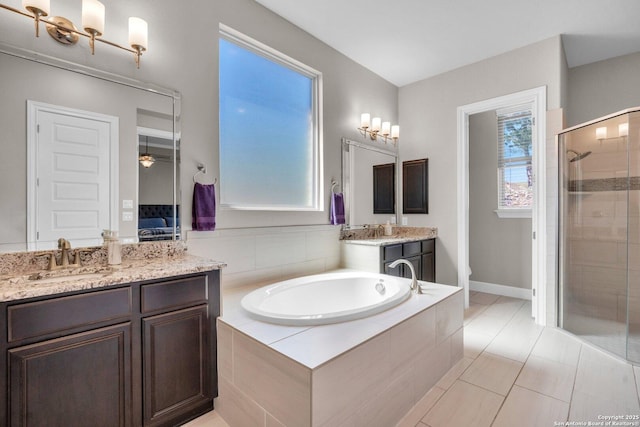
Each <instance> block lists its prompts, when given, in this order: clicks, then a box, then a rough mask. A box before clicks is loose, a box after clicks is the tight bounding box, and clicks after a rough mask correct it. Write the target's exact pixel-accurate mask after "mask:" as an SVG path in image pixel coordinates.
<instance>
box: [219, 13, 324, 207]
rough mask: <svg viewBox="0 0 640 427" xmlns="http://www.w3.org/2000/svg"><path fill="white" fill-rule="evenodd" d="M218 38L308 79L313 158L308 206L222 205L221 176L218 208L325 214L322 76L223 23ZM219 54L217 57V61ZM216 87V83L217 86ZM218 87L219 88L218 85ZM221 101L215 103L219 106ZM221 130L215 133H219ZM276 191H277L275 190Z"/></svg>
mask: <svg viewBox="0 0 640 427" xmlns="http://www.w3.org/2000/svg"><path fill="white" fill-rule="evenodd" d="M220 39H224V40H226V41H227V42H230V43H233V44H236V45H237V46H239V47H241V48H243V49H246V50H248V51H250V52H252V53H254V54H256V55H259V56H262V57H263V58H265V59H267V60H269V61H272V62H274V63H276V64H278V65H281V66H284V67H287V68H289V69H290V70H292V71H295V72H297V73H299V74H301V75H304V76H305V77H308V78H310V79H311V87H312V93H311V96H312V103H311V104H312V111H311V115H312V120H313V129H312V132H311V141H310V145H311V152H312V155H313V160H312V162H313V170H312V188H311V189H310V190H311V194H310V198H311V203H310V204H309V205H308V206H301V205H300V206H295V205H288V206H283V205H264V204H230V203H223V202H222V194H223V192H224V182H223V178H222V176H221V177H220V208H221V209H223V210H243V211H283V212H321V211H324V196H323V195H324V160H323V157H324V156H323V153H324V150H323V135H322V129H323V122H322V110H323V99H322V92H323V90H322V73H321V72H320V71H318V70H316V69H314V68H312V67H310V66H308V65H306V64H304V63H302V62H300V61H298V60H296V59H294V58H291V57H290V56H288V55H285V54H284V53H282V52H279V51H277V50H276V49H273V48H272V47H270V46H268V45H266V44H264V43H261V42H259V41H257V40H255V39H253V38H251V37H249V36H247V35H245V34H243V33H241V32H239V31H237V30H235V29H233V28H231V27H228V26H226V25H224V24H222V23H221V24H220V25H219V32H218V46H219V41H220ZM219 58H220V55H219V54H218V60H219ZM218 85H219V83H218ZM218 87H219V86H218ZM219 105H220V101H219V100H218V106H219ZM220 127H221V126H219V129H218V132H220ZM221 143H222V141H221V139H220V134H219V133H218V144H221ZM218 161H219V162H221V161H222V159H221V158H220V151H219V152H218ZM275 191H278V190H277V189H276V190H275Z"/></svg>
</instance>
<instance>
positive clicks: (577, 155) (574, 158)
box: [567, 149, 591, 163]
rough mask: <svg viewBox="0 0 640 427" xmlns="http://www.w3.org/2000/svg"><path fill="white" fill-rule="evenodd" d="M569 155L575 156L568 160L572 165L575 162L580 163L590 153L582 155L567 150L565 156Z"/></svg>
mask: <svg viewBox="0 0 640 427" xmlns="http://www.w3.org/2000/svg"><path fill="white" fill-rule="evenodd" d="M569 153H573V154H575V156H574V157H573V158H572V159H571V160H569V163H573V162H577V161H580V160H582V159H584V158H585V157H587V156H588V155H589V154H591V151H585V152H584V153H579V152H577V151H576V150H571V149H569V150H567V154H569Z"/></svg>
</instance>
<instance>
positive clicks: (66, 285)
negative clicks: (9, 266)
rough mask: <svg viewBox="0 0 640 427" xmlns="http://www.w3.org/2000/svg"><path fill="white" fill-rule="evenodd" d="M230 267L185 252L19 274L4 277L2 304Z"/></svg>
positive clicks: (0, 293) (0, 285) (1, 279)
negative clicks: (110, 263) (117, 262)
mask: <svg viewBox="0 0 640 427" xmlns="http://www.w3.org/2000/svg"><path fill="white" fill-rule="evenodd" d="M226 266H227V264H226V263H224V262H220V261H214V260H210V259H206V258H202V257H198V256H195V255H191V254H187V253H185V252H181V253H178V254H172V255H169V256H167V255H166V254H164V255H163V256H157V257H141V258H128V259H127V258H124V257H123V260H122V264H119V265H111V266H110V265H104V264H93V265H83V266H80V267H74V268H69V269H59V270H53V271H49V270H46V269H41V270H36V271H31V272H16V273H15V274H11V273H9V274H5V275H2V276H0V302H7V301H15V300H21V299H27V298H35V297H41V296H47V295H56V294H61V293H66V292H76V291H83V290H90V289H97V288H104V287H108V286H114V285H122V284H126V283H133V282H140V281H144V280H154V279H165V278H170V277H174V276H183V275H188V274H194V273H204V272H207V271H213V270H220V269H222V268H224V267H226Z"/></svg>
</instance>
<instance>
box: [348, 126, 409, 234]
mask: <svg viewBox="0 0 640 427" xmlns="http://www.w3.org/2000/svg"><path fill="white" fill-rule="evenodd" d="M352 148H362V149H364V150H369V151H375V152H376V153H381V154H386V155H388V156H391V157H393V158H394V159H395V174H394V180H395V184H394V187H395V204H396V209H395V217H396V224H398V223H399V222H398V219H399V217H398V216H399V215H400V213H399V211H400V209H398V206H399V204H398V197H399V190H400V171H399V163H398V162H399V161H400V156H399V153H398V150H397V148H396V149H395V150H391V149H388V148H387V147H385V146H381V147H377V146H375V145H372V144H365V143H362V142H357V141H353V140H350V139H347V138H342V192H343V194H344V215H345V226H346V227H348V228H350V227H354V226H359V225H364V224H351V181H352V180H351V169H350V168H349V165H350V164H351V149H352ZM371 191H373V189H371Z"/></svg>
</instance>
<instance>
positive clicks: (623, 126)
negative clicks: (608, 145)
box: [618, 123, 629, 136]
mask: <svg viewBox="0 0 640 427" xmlns="http://www.w3.org/2000/svg"><path fill="white" fill-rule="evenodd" d="M627 135H629V123H620V124H619V125H618V136H627Z"/></svg>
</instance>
